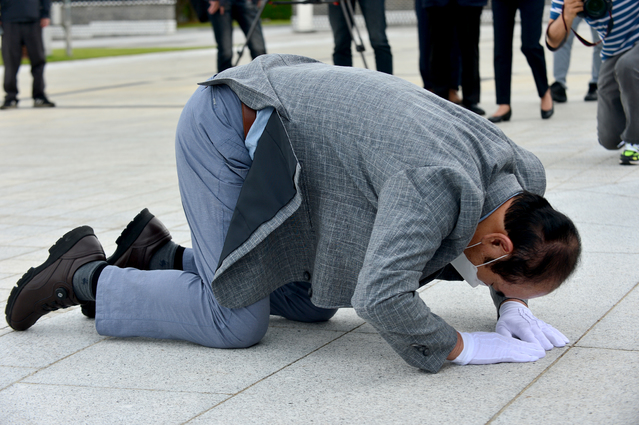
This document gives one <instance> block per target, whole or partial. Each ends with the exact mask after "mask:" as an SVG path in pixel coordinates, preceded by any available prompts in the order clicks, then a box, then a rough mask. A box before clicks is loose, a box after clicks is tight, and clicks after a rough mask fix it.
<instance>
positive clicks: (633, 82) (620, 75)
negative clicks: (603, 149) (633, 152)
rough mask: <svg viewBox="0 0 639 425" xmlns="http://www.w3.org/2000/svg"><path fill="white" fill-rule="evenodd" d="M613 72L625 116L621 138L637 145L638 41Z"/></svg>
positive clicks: (624, 54)
mask: <svg viewBox="0 0 639 425" xmlns="http://www.w3.org/2000/svg"><path fill="white" fill-rule="evenodd" d="M615 74H616V76H617V81H618V83H619V89H620V91H621V104H622V105H623V110H624V112H625V116H626V127H625V129H624V130H623V132H622V133H621V139H622V140H623V141H625V142H626V143H629V144H633V145H639V43H635V46H634V47H633V48H632V49H630V50H629V51H627V52H625V53H623V54H622V55H621V57H620V58H619V60H618V61H617V63H616V65H615Z"/></svg>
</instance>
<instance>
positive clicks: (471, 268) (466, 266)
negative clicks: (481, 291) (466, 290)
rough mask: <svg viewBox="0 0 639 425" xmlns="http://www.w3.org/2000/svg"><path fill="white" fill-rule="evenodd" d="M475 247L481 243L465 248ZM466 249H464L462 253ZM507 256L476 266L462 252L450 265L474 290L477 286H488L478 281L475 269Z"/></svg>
mask: <svg viewBox="0 0 639 425" xmlns="http://www.w3.org/2000/svg"><path fill="white" fill-rule="evenodd" d="M477 245H481V242H477V243H476V244H474V245H470V246H467V247H466V249H468V248H472V247H474V246H477ZM466 249H464V251H465V250H466ZM507 256H508V254H504V255H502V256H501V257H499V258H495V259H494V260H490V261H486V262H485V263H482V264H480V265H478V266H476V265H474V264H473V263H471V262H470V260H469V259H468V257H466V254H464V253H463V252H462V253H461V255H460V256H459V257H457V258H455V259H454V260H453V261H451V262H450V264H451V265H452V266H453V267H455V270H457V273H459V274H460V275H461V277H463V278H464V280H465V281H466V282H468V284H469V285H470V286H472V287H473V288H476V287H477V286H479V285H484V286H488V285H486V284H485V283H484V282H482V281H481V280H479V278H478V277H477V268H479V267H481V266H485V265H486V264H490V263H494V262H495V261H497V260H501V259H502V258H504V257H507Z"/></svg>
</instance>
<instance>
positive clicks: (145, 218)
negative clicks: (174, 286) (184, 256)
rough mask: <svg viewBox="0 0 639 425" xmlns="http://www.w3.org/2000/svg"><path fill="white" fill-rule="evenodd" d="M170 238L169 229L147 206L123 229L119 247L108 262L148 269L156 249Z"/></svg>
mask: <svg viewBox="0 0 639 425" xmlns="http://www.w3.org/2000/svg"><path fill="white" fill-rule="evenodd" d="M170 240H171V234H170V233H169V230H168V229H167V228H166V227H164V224H162V222H161V221H160V220H158V219H157V218H156V217H155V216H154V215H153V214H151V213H150V212H149V210H148V209H147V208H145V209H143V210H142V211H140V213H139V214H138V215H137V216H136V217H135V218H134V219H133V221H131V222H130V223H129V225H128V226H126V229H124V230H123V231H122V234H121V235H120V237H119V238H118V239H117V240H116V241H115V243H116V244H117V245H118V247H117V248H116V250H115V252H114V253H113V255H111V256H110V257H109V258H108V259H107V262H108V263H109V264H110V265H112V266H117V267H122V268H124V267H133V268H134V269H138V270H148V269H149V263H150V262H151V257H153V254H155V251H157V250H158V248H160V247H162V246H163V245H164V244H165V243H167V242H168V241H170Z"/></svg>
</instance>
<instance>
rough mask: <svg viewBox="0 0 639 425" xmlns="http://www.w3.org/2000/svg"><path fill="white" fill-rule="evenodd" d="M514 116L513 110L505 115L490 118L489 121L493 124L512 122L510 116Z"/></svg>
mask: <svg viewBox="0 0 639 425" xmlns="http://www.w3.org/2000/svg"><path fill="white" fill-rule="evenodd" d="M512 114H513V110H512V109H509V110H508V112H506V113H505V114H504V115H493V116H492V117H488V121H490V122H492V123H498V122H502V121H510V116H511V115H512Z"/></svg>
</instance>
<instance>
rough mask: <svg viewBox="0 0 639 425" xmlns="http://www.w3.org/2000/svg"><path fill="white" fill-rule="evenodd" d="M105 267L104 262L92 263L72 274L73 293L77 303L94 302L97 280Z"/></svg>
mask: <svg viewBox="0 0 639 425" xmlns="http://www.w3.org/2000/svg"><path fill="white" fill-rule="evenodd" d="M106 266H108V263H107V262H106V261H92V262H90V263H87V264H85V265H83V266H82V267H80V268H79V269H78V270H76V272H75V273H74V274H73V293H74V294H75V296H76V297H77V298H78V300H79V301H81V302H86V301H95V294H96V293H97V287H98V279H99V278H100V273H102V270H104V268H105V267H106Z"/></svg>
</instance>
